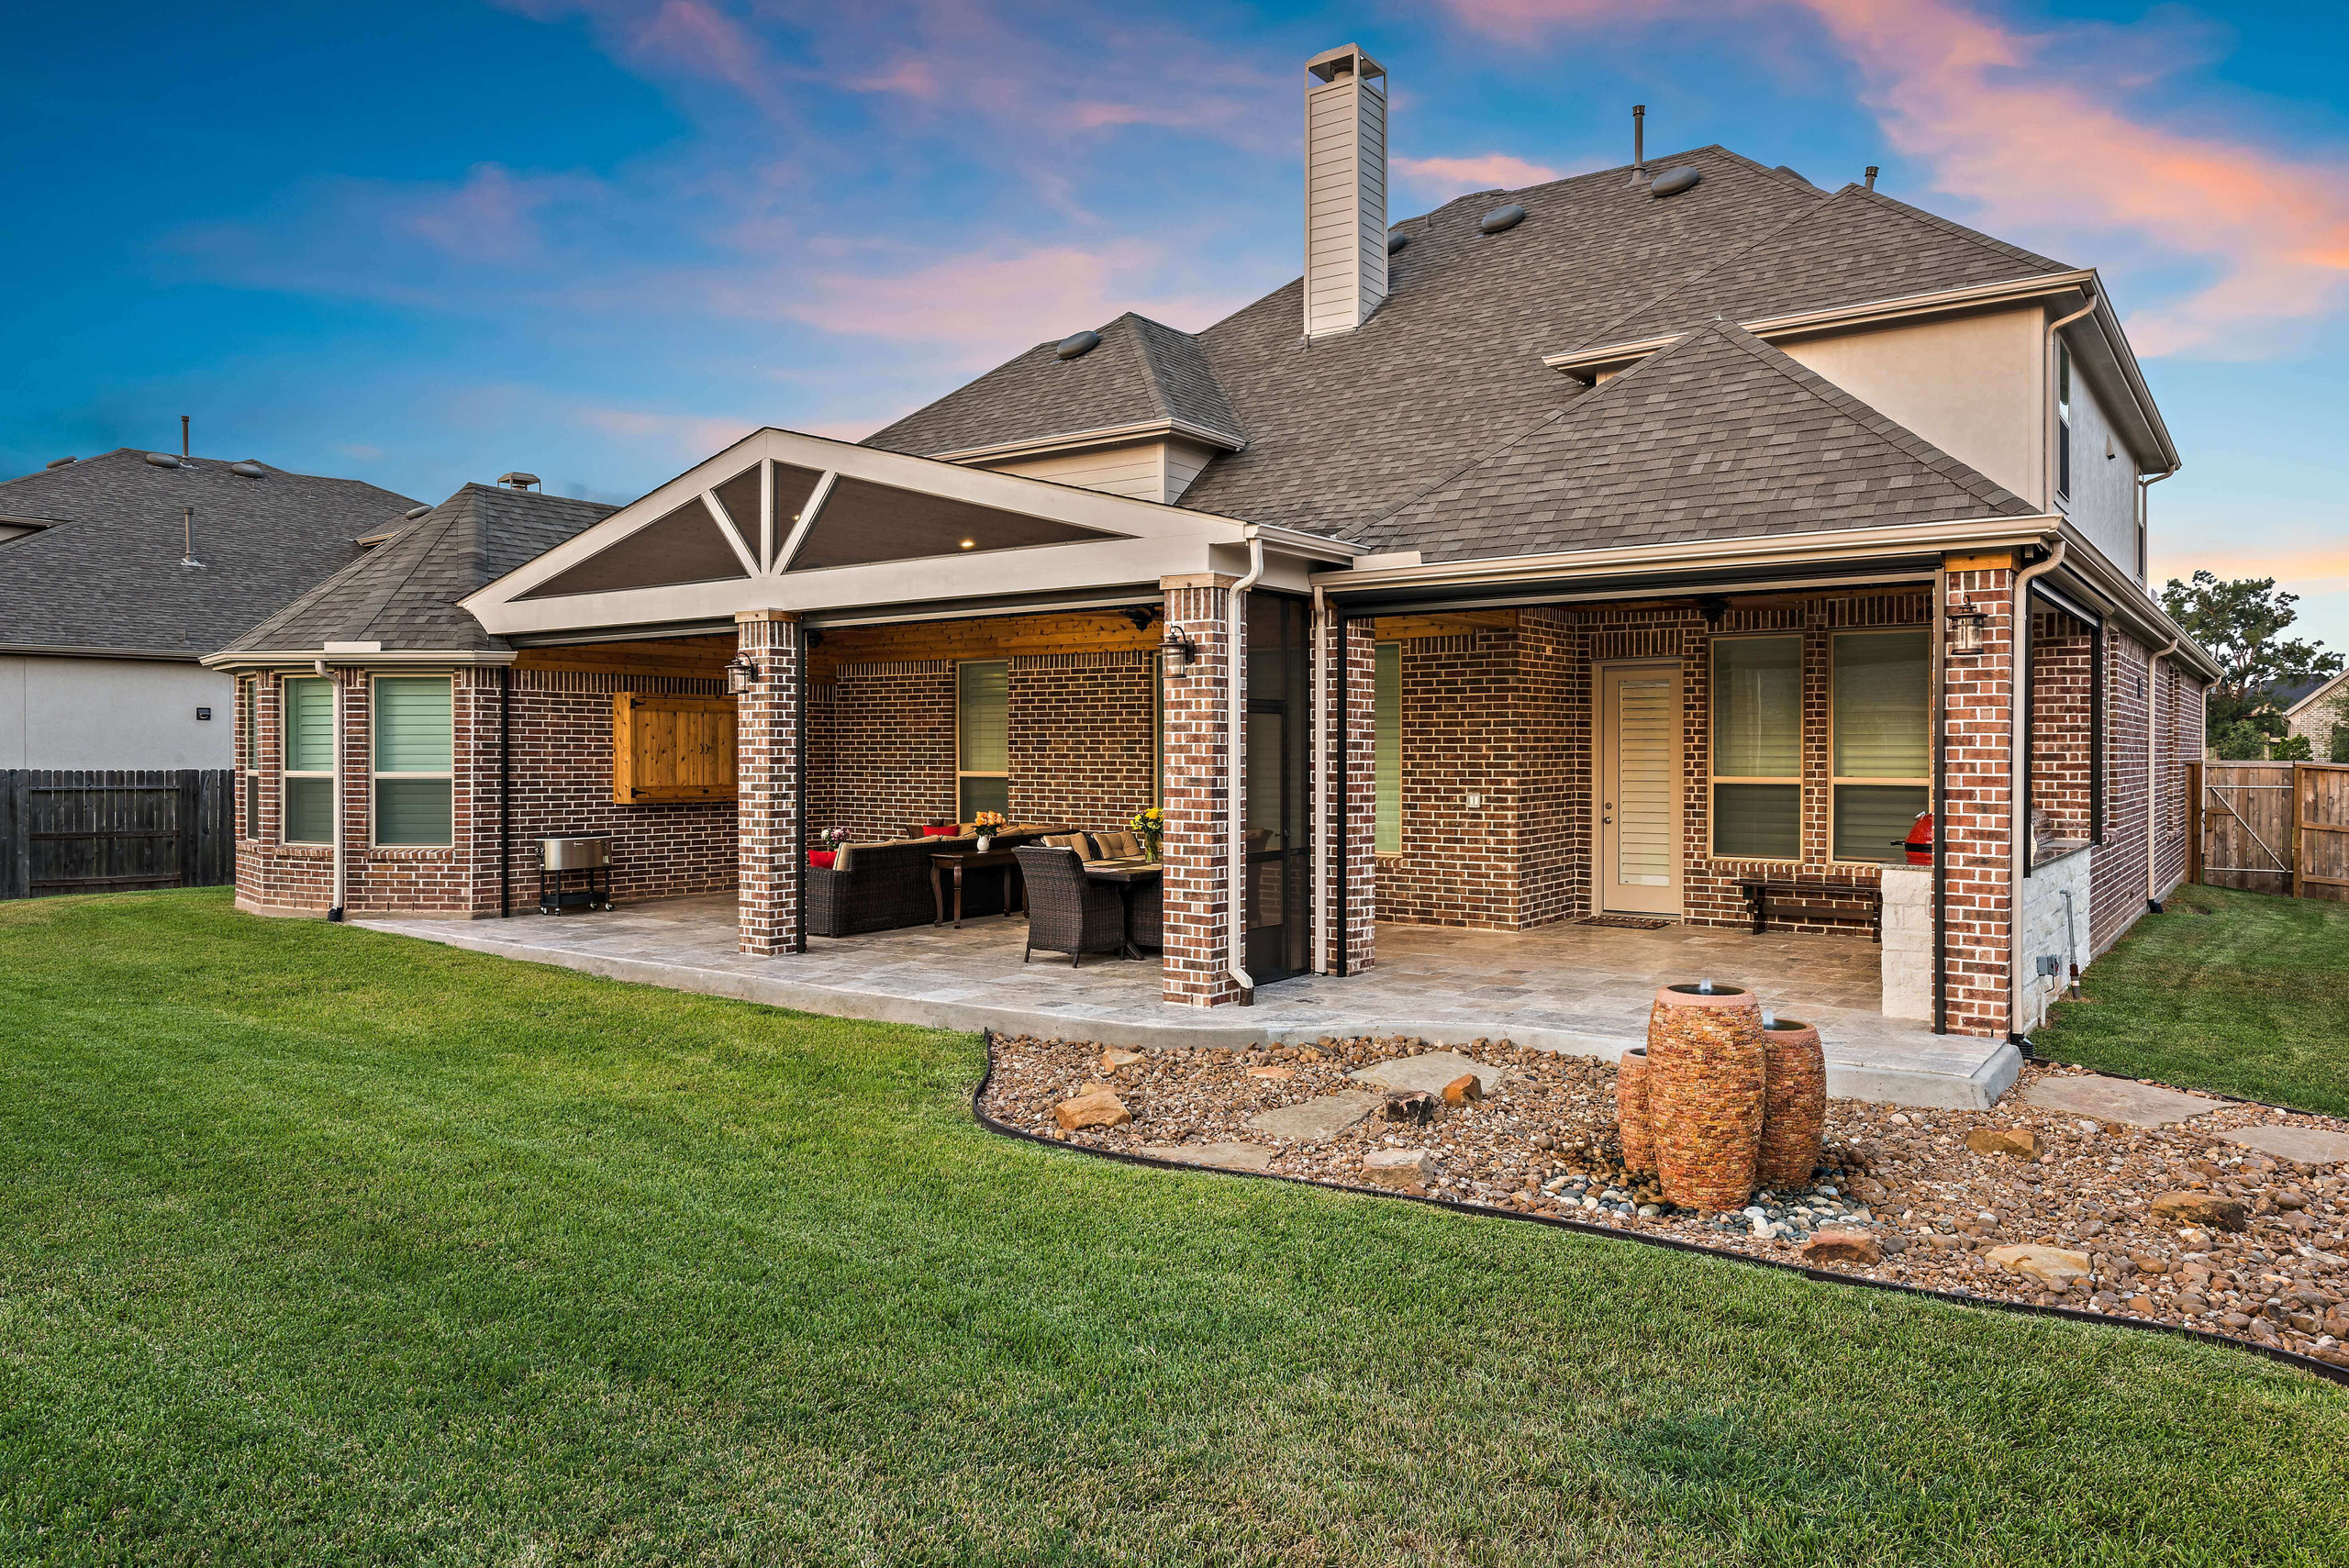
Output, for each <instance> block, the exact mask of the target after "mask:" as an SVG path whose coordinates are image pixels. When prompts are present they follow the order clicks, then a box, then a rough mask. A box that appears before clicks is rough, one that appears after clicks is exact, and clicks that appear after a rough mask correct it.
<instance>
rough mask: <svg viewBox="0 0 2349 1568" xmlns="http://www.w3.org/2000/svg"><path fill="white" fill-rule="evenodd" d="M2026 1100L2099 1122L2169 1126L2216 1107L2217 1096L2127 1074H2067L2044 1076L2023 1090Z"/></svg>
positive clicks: (2035, 1104)
mask: <svg viewBox="0 0 2349 1568" xmlns="http://www.w3.org/2000/svg"><path fill="white" fill-rule="evenodd" d="M2022 1097H2023V1103H2024V1104H2026V1105H2032V1106H2038V1107H2039V1108H2041V1109H2042V1110H2051V1111H2063V1112H2065V1114H2067V1115H2070V1116H2084V1117H2093V1118H2096V1119H2097V1120H2098V1121H2100V1122H2113V1121H2117V1122H2121V1123H2123V1124H2125V1125H2127V1126H2130V1127H2167V1126H2169V1125H2170V1124H2171V1123H2173V1122H2180V1121H2186V1120H2188V1119H2189V1118H2194V1117H2198V1116H2200V1115H2202V1114H2203V1113H2204V1112H2205V1111H2214V1110H2217V1109H2218V1108H2219V1106H2220V1105H2221V1101H2218V1100H2207V1099H2204V1098H2203V1097H2202V1096H2201V1095H2188V1094H2182V1093H2180V1092H2179V1091H2178V1090H2176V1089H2163V1088H2157V1087H2155V1086H2154V1084H2140V1083H2137V1082H2135V1081H2133V1080H2132V1079H2128V1078H2105V1077H2099V1076H2090V1075H2087V1074H2069V1073H2067V1074H2065V1075H2062V1076H2058V1077H2048V1078H2042V1079H2041V1080H2040V1081H2039V1082H2038V1083H2036V1084H2032V1086H2031V1087H2030V1088H2029V1089H2027V1090H2025V1091H2024V1093H2023V1096H2022Z"/></svg>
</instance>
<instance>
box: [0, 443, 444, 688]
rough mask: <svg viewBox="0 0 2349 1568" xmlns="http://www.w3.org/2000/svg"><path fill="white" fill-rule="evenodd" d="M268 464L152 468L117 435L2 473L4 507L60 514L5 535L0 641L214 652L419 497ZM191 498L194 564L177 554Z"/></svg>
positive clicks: (205, 462) (355, 551)
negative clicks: (94, 452)
mask: <svg viewBox="0 0 2349 1568" xmlns="http://www.w3.org/2000/svg"><path fill="white" fill-rule="evenodd" d="M261 467H262V470H263V473H262V475H261V477H259V478H257V479H256V478H247V477H245V476H243V475H241V474H238V473H232V472H230V470H229V466H228V461H227V460H222V459H215V458H208V457H197V458H193V459H190V460H189V461H188V462H186V463H185V464H184V465H183V466H181V467H178V468H158V467H156V466H154V465H153V464H151V463H150V462H147V461H146V454H145V453H144V452H142V451H139V450H137V449H135V448H131V447H123V448H120V449H118V450H115V451H110V452H107V453H106V454H104V455H103V456H99V457H94V458H91V459H88V460H87V461H85V462H77V463H72V464H69V465H68V466H66V467H63V468H52V469H50V470H47V471H46V472H43V473H28V474H25V475H23V476H22V477H20V478H17V479H11V480H8V481H6V483H0V514H5V515H7V516H10V517H42V518H52V519H55V522H54V526H52V527H50V528H43V529H41V530H40V531H39V532H38V533H31V534H27V535H24V536H22V537H20V538H17V539H9V540H6V541H0V647H12V648H72V649H89V650H92V651H141V652H166V653H185V654H189V655H196V654H202V653H208V652H210V651H212V650H213V649H215V648H217V647H219V646H220V645H221V644H222V643H223V642H225V641H227V640H228V639H229V638H231V637H233V636H235V635H236V634H237V633H238V632H239V631H240V630H242V629H243V628H246V627H248V626H250V625H251V624H252V623H253V622H254V621H255V620H256V619H258V618H260V617H262V616H265V615H267V614H269V613H270V612H271V611H272V610H274V609H276V608H277V607H278V606H281V605H283V604H284V603H285V602H286V601H287V600H288V599H291V598H293V597H294V596H295V595H297V594H299V593H301V592H302V591H303V590H305V589H306V588H308V587H310V586H312V585H313V584H316V583H317V582H318V581H319V580H320V579H322V578H324V577H326V576H328V574H329V573H333V572H335V571H336V570H338V569H339V568H340V567H342V566H344V565H346V564H347V563H348V562H351V560H352V559H353V558H354V557H356V556H358V555H359V554H360V550H359V547H358V545H357V544H355V543H354V542H353V541H354V540H355V539H357V538H358V537H359V536H361V535H362V534H369V533H376V532H380V531H382V530H383V529H384V528H386V527H387V526H389V525H391V524H393V523H395V522H396V521H397V520H398V519H399V517H400V514H401V513H403V512H405V511H406V510H407V509H408V508H409V507H411V506H415V505H417V503H416V501H415V500H414V498H412V497H410V496H406V495H396V494H395V493H394V492H392V491H389V490H384V489H382V488H379V487H378V486H376V485H373V484H363V483H362V482H361V481H359V480H355V479H326V478H321V477H318V476H317V475H314V474H306V473H286V472H285V471H284V470H283V469H277V468H271V467H269V466H268V465H267V464H265V463H264V464H262V465H261ZM188 506H193V507H195V554H196V559H197V560H199V561H201V562H204V565H203V566H202V567H200V568H197V567H185V566H182V565H181V564H180V557H181V555H182V554H183V553H184V547H183V542H182V541H183V538H184V528H183V514H182V509H183V508H184V507H188Z"/></svg>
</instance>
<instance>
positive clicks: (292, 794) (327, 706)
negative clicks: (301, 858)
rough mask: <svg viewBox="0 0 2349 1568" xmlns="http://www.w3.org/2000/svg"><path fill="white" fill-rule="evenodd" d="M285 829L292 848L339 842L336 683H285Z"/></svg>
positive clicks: (304, 679) (309, 679)
mask: <svg viewBox="0 0 2349 1568" xmlns="http://www.w3.org/2000/svg"><path fill="white" fill-rule="evenodd" d="M284 714H285V717H284V730H285V806H284V811H285V827H284V838H285V841H286V842H287V843H289V844H329V843H332V842H333V841H334V683H333V682H332V681H323V680H320V679H318V678H317V676H315V675H304V676H299V677H295V678H292V679H289V680H287V681H286V683H285V695H284Z"/></svg>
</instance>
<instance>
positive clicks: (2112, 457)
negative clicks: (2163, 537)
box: [2057, 361, 2143, 582]
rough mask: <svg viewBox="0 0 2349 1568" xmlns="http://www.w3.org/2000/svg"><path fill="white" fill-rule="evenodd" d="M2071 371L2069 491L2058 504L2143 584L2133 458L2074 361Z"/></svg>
mask: <svg viewBox="0 0 2349 1568" xmlns="http://www.w3.org/2000/svg"><path fill="white" fill-rule="evenodd" d="M2072 371H2073V373H2072V489H2071V494H2070V495H2069V496H2068V497H2059V499H2058V501H2057V505H2059V506H2062V507H2063V509H2064V513H2065V516H2066V517H2069V518H2070V519H2071V520H2072V525H2073V526H2074V527H2075V528H2078V529H2079V530H2080V531H2081V532H2082V533H2084V534H2086V535H2087V537H2088V539H2090V540H2091V541H2092V542H2093V543H2094V544H2095V545H2096V547H2097V549H2099V550H2102V551H2103V552H2104V555H2105V558H2106V559H2107V560H2109V561H2110V562H2112V563H2113V564H2114V565H2115V566H2118V567H2119V568H2121V571H2123V572H2125V573H2128V574H2129V575H2130V576H2132V577H2135V578H2137V579H2138V581H2140V582H2143V577H2142V576H2141V575H2140V574H2139V572H2138V569H2137V518H2136V510H2137V507H2136V499H2137V495H2136V476H2137V464H2136V461H2135V460H2134V459H2133V458H2132V457H2131V456H2130V455H2129V449H2128V448H2127V447H2126V446H2123V445H2122V444H2121V437H2120V435H2119V434H2118V433H2117V432H2116V431H2115V430H2114V429H2113V428H2112V421H2111V419H2110V417H2107V416H2106V414H2105V411H2104V405H2103V404H2102V403H2101V402H2100V401H2099V399H2098V397H2097V395H2096V391H2095V389H2094V388H2093V387H2091V386H2089V385H2088V384H2087V377H2085V376H2083V375H2081V374H2080V373H2079V365H2078V363H2077V361H2075V362H2074V364H2073V367H2072Z"/></svg>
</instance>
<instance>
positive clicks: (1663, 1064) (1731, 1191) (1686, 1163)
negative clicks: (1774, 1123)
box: [1627, 985, 1767, 1211]
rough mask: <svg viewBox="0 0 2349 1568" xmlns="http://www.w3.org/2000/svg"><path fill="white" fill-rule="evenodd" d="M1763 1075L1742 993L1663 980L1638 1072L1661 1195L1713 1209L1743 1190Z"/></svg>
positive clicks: (1752, 1004)
mask: <svg viewBox="0 0 2349 1568" xmlns="http://www.w3.org/2000/svg"><path fill="white" fill-rule="evenodd" d="M1766 1073H1767V1067H1766V1055H1765V1051H1764V1049H1763V1043H1762V1008H1761V1005H1760V1004H1759V1003H1757V1002H1756V1001H1755V1000H1754V997H1753V993H1752V992H1751V991H1747V990H1745V989H1743V988H1742V987H1740V986H1734V985H1717V986H1714V987H1712V988H1711V989H1710V990H1707V989H1706V988H1704V987H1703V986H1699V985H1667V986H1665V987H1664V988H1663V989H1662V990H1660V991H1658V992H1657V993H1656V994H1655V1005H1654V1006H1653V1007H1651V1008H1650V1009H1649V1011H1648V1052H1647V1072H1646V1073H1645V1074H1644V1076H1645V1080H1646V1089H1647V1111H1648V1126H1649V1131H1650V1133H1651V1136H1652V1137H1653V1140H1654V1144H1655V1167H1656V1174H1657V1176H1658V1177H1659V1178H1660V1180H1661V1183H1662V1185H1663V1187H1664V1196H1665V1197H1666V1198H1668V1199H1670V1200H1671V1201H1672V1202H1674V1203H1675V1204H1677V1205H1679V1206H1680V1207H1683V1208H1694V1209H1699V1210H1705V1211H1719V1210H1721V1209H1731V1208H1742V1207H1744V1206H1745V1204H1746V1202H1747V1200H1748V1199H1750V1198H1751V1197H1752V1196H1753V1177H1754V1170H1755V1166H1756V1163H1757V1162H1758V1159H1759V1156H1760V1151H1761V1143H1762V1123H1763V1114H1764V1109H1765V1098H1766V1091H1767V1079H1766ZM1627 1162H1628V1160H1627Z"/></svg>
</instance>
